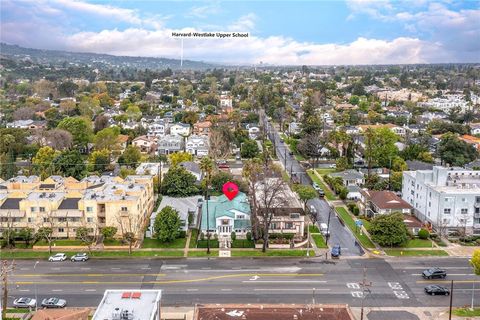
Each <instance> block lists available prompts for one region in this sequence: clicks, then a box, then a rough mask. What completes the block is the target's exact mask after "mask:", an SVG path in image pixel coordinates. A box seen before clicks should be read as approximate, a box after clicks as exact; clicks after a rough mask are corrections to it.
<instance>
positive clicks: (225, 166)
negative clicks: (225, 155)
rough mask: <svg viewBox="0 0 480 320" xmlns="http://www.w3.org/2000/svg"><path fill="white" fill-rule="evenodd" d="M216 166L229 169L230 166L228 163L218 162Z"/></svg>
mask: <svg viewBox="0 0 480 320" xmlns="http://www.w3.org/2000/svg"><path fill="white" fill-rule="evenodd" d="M218 168H219V169H229V168H230V166H229V165H228V164H226V163H224V164H219V165H218Z"/></svg>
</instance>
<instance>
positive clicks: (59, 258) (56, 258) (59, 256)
mask: <svg viewBox="0 0 480 320" xmlns="http://www.w3.org/2000/svg"><path fill="white" fill-rule="evenodd" d="M65 260H67V255H66V254H65V253H56V254H54V255H53V256H50V258H48V261H50V262H56V261H65Z"/></svg>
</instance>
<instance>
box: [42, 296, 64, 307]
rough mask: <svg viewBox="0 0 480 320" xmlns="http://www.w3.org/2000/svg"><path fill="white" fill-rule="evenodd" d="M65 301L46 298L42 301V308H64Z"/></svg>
mask: <svg viewBox="0 0 480 320" xmlns="http://www.w3.org/2000/svg"><path fill="white" fill-rule="evenodd" d="M66 305H67V301H65V300H63V299H59V298H47V299H43V300H42V307H45V308H64V307H65V306H66Z"/></svg>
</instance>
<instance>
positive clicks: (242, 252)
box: [232, 249, 315, 257]
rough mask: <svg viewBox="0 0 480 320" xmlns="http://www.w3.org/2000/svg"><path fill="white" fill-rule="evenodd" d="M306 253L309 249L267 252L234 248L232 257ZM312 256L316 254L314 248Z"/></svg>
mask: <svg viewBox="0 0 480 320" xmlns="http://www.w3.org/2000/svg"><path fill="white" fill-rule="evenodd" d="M306 255H307V251H306V250H302V249H283V250H282V249H272V250H269V249H267V252H262V250H261V249H255V250H232V257H304V256H306ZM310 256H312V257H313V256H315V252H314V251H313V250H310Z"/></svg>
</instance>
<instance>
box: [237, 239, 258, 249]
mask: <svg viewBox="0 0 480 320" xmlns="http://www.w3.org/2000/svg"><path fill="white" fill-rule="evenodd" d="M232 248H255V241H253V240H250V241H248V240H247V239H236V240H234V241H232Z"/></svg>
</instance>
